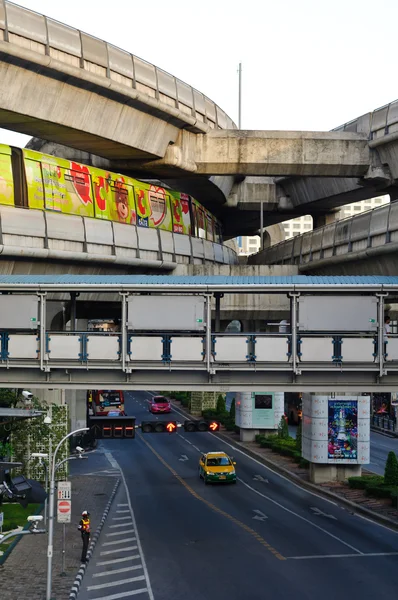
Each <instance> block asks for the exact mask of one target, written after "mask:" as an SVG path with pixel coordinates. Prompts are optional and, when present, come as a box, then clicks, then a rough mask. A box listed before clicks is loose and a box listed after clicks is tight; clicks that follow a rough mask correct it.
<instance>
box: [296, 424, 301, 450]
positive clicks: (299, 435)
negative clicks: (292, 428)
mask: <svg viewBox="0 0 398 600" xmlns="http://www.w3.org/2000/svg"><path fill="white" fill-rule="evenodd" d="M302 439H303V428H302V424H301V419H300V421H299V424H298V426H297V432H296V450H297V452H300V453H301V451H302V448H301V444H302Z"/></svg>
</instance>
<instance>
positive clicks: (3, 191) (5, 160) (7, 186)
mask: <svg viewBox="0 0 398 600" xmlns="http://www.w3.org/2000/svg"><path fill="white" fill-rule="evenodd" d="M0 203H1V204H9V205H11V206H12V205H13V204H14V182H13V178H12V168H11V148H10V147H9V146H3V145H2V144H0Z"/></svg>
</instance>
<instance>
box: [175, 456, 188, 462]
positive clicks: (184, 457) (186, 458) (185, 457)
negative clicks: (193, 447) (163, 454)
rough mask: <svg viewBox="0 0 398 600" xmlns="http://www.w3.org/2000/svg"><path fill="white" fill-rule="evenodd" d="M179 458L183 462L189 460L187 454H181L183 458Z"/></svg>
mask: <svg viewBox="0 0 398 600" xmlns="http://www.w3.org/2000/svg"><path fill="white" fill-rule="evenodd" d="M178 460H180V461H181V462H186V461H187V460H189V458H188V456H187V455H186V454H181V458H179V459H178Z"/></svg>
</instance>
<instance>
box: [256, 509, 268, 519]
mask: <svg viewBox="0 0 398 600" xmlns="http://www.w3.org/2000/svg"><path fill="white" fill-rule="evenodd" d="M253 512H255V513H256V514H255V516H254V517H253V519H257V521H265V520H266V519H268V517H267V515H265V514H264V513H263V512H261V510H258V508H253Z"/></svg>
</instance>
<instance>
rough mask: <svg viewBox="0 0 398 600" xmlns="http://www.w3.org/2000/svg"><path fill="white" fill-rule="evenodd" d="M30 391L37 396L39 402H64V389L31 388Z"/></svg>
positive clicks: (59, 404) (59, 403) (58, 403)
mask: <svg viewBox="0 0 398 600" xmlns="http://www.w3.org/2000/svg"><path fill="white" fill-rule="evenodd" d="M30 391H31V392H32V394H33V395H34V396H36V398H38V400H39V401H40V403H41V404H48V405H50V404H57V405H58V406H61V405H62V404H65V393H66V390H54V389H49V390H45V389H31V390H30Z"/></svg>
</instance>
